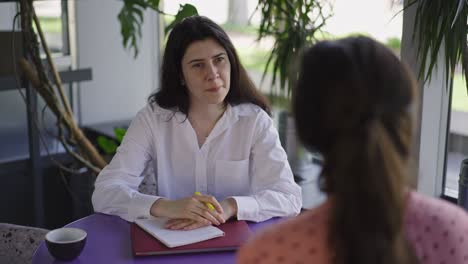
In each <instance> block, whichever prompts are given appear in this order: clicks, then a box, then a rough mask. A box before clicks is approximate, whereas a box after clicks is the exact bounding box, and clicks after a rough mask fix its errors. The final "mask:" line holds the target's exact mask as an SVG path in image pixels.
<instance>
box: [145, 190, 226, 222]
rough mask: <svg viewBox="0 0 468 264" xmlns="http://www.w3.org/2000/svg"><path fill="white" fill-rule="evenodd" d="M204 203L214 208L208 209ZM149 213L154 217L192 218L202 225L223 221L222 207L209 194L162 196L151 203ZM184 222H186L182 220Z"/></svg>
mask: <svg viewBox="0 0 468 264" xmlns="http://www.w3.org/2000/svg"><path fill="white" fill-rule="evenodd" d="M205 203H210V204H212V205H213V207H214V208H215V210H211V209H209V208H208V207H207V206H206V205H205ZM150 213H151V215H153V216H156V217H160V216H162V217H168V218H171V219H174V218H175V219H187V220H193V221H196V222H199V223H200V224H203V225H211V224H214V225H220V224H222V223H224V218H223V217H222V216H221V215H222V214H223V213H224V211H223V208H222V206H221V204H220V203H219V202H218V201H217V200H216V198H214V197H213V196H210V195H194V196H191V197H187V198H184V199H179V200H166V199H163V198H162V199H159V200H157V201H156V202H154V203H153V205H152V206H151V209H150ZM184 223H185V224H187V223H188V222H186V221H184ZM177 226H182V225H181V224H180V225H177ZM185 226H186V225H185ZM178 229H181V228H178Z"/></svg>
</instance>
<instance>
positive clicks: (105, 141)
mask: <svg viewBox="0 0 468 264" xmlns="http://www.w3.org/2000/svg"><path fill="white" fill-rule="evenodd" d="M96 141H97V144H98V146H99V148H100V149H101V150H102V151H104V153H106V154H107V155H112V154H115V152H116V150H117V144H116V143H115V142H114V141H113V140H112V139H109V138H107V137H104V136H98V137H97V138H96Z"/></svg>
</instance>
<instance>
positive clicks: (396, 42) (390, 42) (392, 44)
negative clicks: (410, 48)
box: [385, 37, 401, 50]
mask: <svg viewBox="0 0 468 264" xmlns="http://www.w3.org/2000/svg"><path fill="white" fill-rule="evenodd" d="M385 44H386V45H387V47H389V48H391V49H393V50H400V49H401V40H400V38H397V37H393V38H389V39H387V42H386V43H385Z"/></svg>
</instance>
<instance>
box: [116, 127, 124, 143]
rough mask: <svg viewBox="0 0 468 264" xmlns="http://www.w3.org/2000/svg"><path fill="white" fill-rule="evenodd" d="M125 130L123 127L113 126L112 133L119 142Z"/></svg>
mask: <svg viewBox="0 0 468 264" xmlns="http://www.w3.org/2000/svg"><path fill="white" fill-rule="evenodd" d="M126 132H127V130H126V129H125V128H121V127H116V128H114V134H115V137H116V138H117V141H118V142H119V143H122V140H123V137H124V136H125V133H126Z"/></svg>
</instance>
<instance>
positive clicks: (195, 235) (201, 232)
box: [135, 218, 224, 248]
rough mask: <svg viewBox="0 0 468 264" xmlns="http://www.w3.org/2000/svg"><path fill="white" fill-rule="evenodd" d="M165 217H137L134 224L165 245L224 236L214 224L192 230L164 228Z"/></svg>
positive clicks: (184, 243) (176, 245)
mask: <svg viewBox="0 0 468 264" xmlns="http://www.w3.org/2000/svg"><path fill="white" fill-rule="evenodd" d="M167 220H168V219H167V218H149V219H137V220H136V221H135V224H137V225H138V226H140V227H141V229H143V230H145V231H146V232H148V233H150V234H151V235H153V236H154V237H155V238H157V239H158V240H159V241H161V243H163V244H164V245H165V246H166V247H169V248H173V247H180V246H184V245H188V244H193V243H196V242H200V241H205V240H208V239H212V238H215V237H220V236H224V232H223V231H222V230H221V229H219V228H216V227H214V226H205V227H200V228H197V229H193V230H186V231H183V230H170V229H166V228H164V225H165V224H166V222H167Z"/></svg>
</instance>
